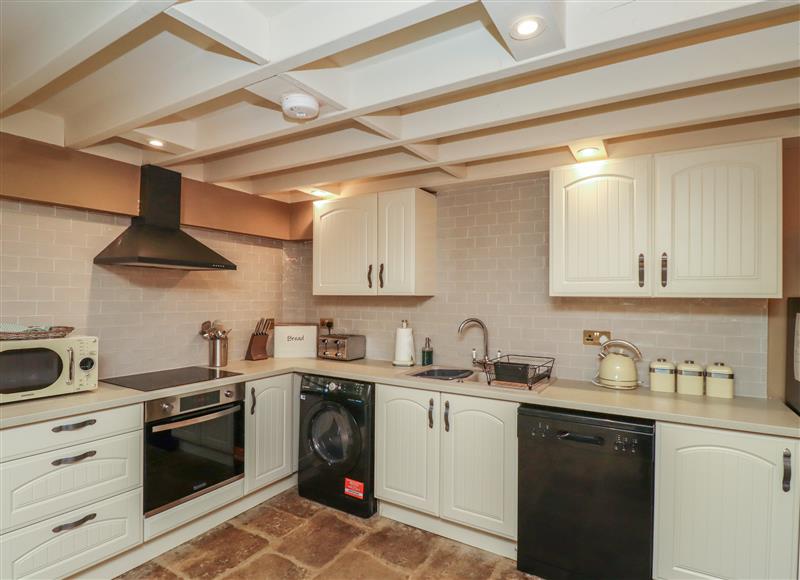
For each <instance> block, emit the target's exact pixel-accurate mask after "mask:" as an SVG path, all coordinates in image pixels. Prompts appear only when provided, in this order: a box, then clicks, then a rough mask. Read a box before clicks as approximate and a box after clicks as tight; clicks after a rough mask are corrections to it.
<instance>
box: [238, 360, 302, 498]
mask: <svg viewBox="0 0 800 580" xmlns="http://www.w3.org/2000/svg"><path fill="white" fill-rule="evenodd" d="M292 404H293V401H292V375H282V376H279V377H270V378H267V379H261V380H258V381H251V382H249V383H247V399H246V407H245V412H246V415H245V432H244V444H245V464H244V473H245V478H244V479H245V493H249V492H251V491H253V490H255V489H258V488H259V487H263V486H265V485H267V484H269V483H272V482H273V481H277V480H279V479H281V478H283V477H285V476H287V475H289V474H290V473H291V472H292V423H293V421H292Z"/></svg>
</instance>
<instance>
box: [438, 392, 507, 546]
mask: <svg viewBox="0 0 800 580" xmlns="http://www.w3.org/2000/svg"><path fill="white" fill-rule="evenodd" d="M442 429H443V430H442V509H441V515H442V517H443V518H446V519H448V520H453V521H455V522H459V523H461V524H465V525H468V526H471V527H475V528H480V529H483V530H486V531H488V532H492V533H495V534H498V535H501V536H505V537H508V538H512V539H515V538H516V536H517V404H516V403H509V402H506V401H495V400H491V399H479V398H476V397H463V396H460V395H448V394H444V393H443V394H442Z"/></svg>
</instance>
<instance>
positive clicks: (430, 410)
mask: <svg viewBox="0 0 800 580" xmlns="http://www.w3.org/2000/svg"><path fill="white" fill-rule="evenodd" d="M428 428H429V429H433V398H431V400H430V401H428Z"/></svg>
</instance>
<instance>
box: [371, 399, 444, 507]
mask: <svg viewBox="0 0 800 580" xmlns="http://www.w3.org/2000/svg"><path fill="white" fill-rule="evenodd" d="M375 403H376V414H375V483H376V486H375V495H376V496H377V497H378V498H379V499H382V500H386V501H389V502H392V503H396V504H400V505H403V506H406V507H410V508H413V509H416V510H419V511H423V512H428V513H431V514H434V515H438V514H439V422H440V419H439V393H434V392H431V391H422V390H418V389H404V388H401V387H390V386H386V385H378V387H377V394H376V400H375Z"/></svg>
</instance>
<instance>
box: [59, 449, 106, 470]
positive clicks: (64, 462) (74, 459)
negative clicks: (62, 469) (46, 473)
mask: <svg viewBox="0 0 800 580" xmlns="http://www.w3.org/2000/svg"><path fill="white" fill-rule="evenodd" d="M95 455H97V451H87V452H86V453H81V454H80V455H75V456H74V457H64V458H63V459H56V460H54V461H52V464H53V465H55V466H56V467H58V466H59V465H69V464H71V463H78V462H79V461H83V460H84V459H89V458H90V457H94V456H95Z"/></svg>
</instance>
